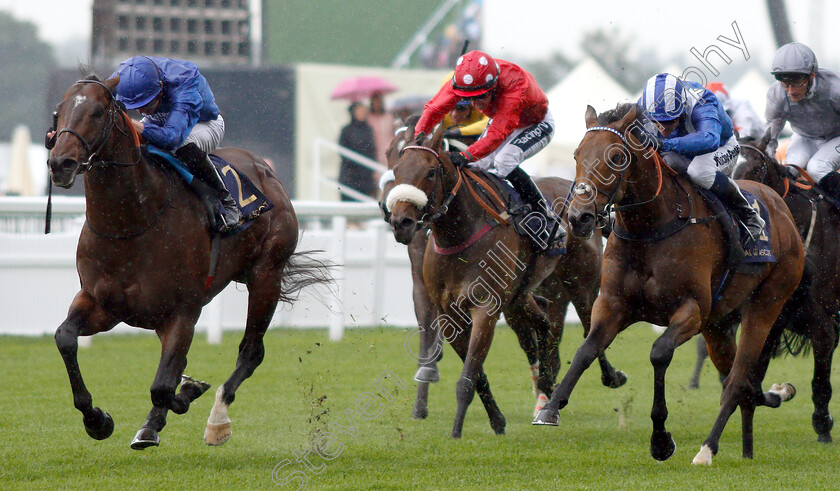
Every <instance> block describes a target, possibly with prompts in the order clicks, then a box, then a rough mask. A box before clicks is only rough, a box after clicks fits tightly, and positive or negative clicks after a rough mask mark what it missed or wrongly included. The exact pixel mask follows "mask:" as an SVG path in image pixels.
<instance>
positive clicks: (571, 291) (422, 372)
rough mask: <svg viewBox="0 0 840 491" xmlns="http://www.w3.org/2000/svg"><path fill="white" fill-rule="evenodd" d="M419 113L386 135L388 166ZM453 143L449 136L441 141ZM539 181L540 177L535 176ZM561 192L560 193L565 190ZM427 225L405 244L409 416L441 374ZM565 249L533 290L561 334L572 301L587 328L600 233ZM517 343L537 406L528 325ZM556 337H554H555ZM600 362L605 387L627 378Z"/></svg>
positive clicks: (420, 412) (534, 352)
mask: <svg viewBox="0 0 840 491" xmlns="http://www.w3.org/2000/svg"><path fill="white" fill-rule="evenodd" d="M418 120H419V116H411V117H409V118H407V119H406V125H405V126H404V127H402V128H399V129H398V130H397V132H396V134H395V136H394V139H393V140H392V141H391V144H390V145H389V147H388V149H387V151H386V157H387V160H388V168H389V169H391V170H393V168H394V167H395V166H396V165H397V162H398V161H399V158H400V154H401V151H402V149H403V148H404V147H405V146H406V145H410V144H411V143H412V140H413V139H414V136H413V135H414V126H415V124H416V123H417V121H418ZM445 142H446V143H447V144H452V141H451V140H450V141H445ZM561 182H562V186H563V189H561V190H560V192H561V193H563V192H566V193H568V190H569V187H570V186H571V183H570V182H568V181H566V180H564V179H561ZM538 184H539V182H538ZM393 187H394V183H393V181H391V182H389V183H388V184H386V186H385V189H384V190H383V193H382V200H381V202H380V206H381V207H383V211H384V212H385V216H386V220H388V219H389V217H390V212H389V211H388V210H387V207H386V206H385V200H386V199H387V195H388V192H389V191H390V190H391V189H392V188H393ZM564 196H565V195H564ZM428 232H429V230H428V229H427V228H419V229H418V230H417V231H416V232H415V234H414V237H412V238H411V241H410V243H409V244H408V245H407V248H408V258H409V262H410V264H411V279H412V298H413V300H414V312H415V315H416V317H417V322H418V326H419V332H418V338H419V341H420V342H419V353H418V354H417V357H418V360H417V363H418V368H417V373H416V374H415V376H414V379H415V380H416V381H417V396H416V398H415V403H414V408H413V413H412V415H413V417H414V418H418V419H422V418H425V417H426V416H428V412H429V410H428V394H429V383H434V382H437V381H439V380H440V373H439V371H438V369H437V362H438V361H439V359H440V357H441V356H443V339H442V337H441V336H440V333H439V331H437V330H436V329H435V328H434V320H435V319H436V318H437V311H436V310H435V308H434V305H432V301H431V299H430V298H429V294H428V293H427V291H426V284H425V282H424V280H423V256H424V255H425V252H426V246H427V245H428V241H429V234H428ZM566 245H567V255H566V257H564V258H561V260H560V261H559V262H558V266H557V267H556V269H555V270H554V271H553V272H552V274H551V275H550V276H549V278H548V279H547V280H545V281H544V282H543V284H541V285H540V286H539V287H538V288H537V289H536V291H535V293H536V294H537V295H538V299H540V300H541V299H543V298H544V299H546V300H547V301H548V307H547V313H548V317H549V321H550V322H551V323H552V324H556V329H557V330H558V332H559V333H560V334H561V335H562V332H563V327H564V324H565V318H566V311H567V309H568V306H569V303H572V304H573V305H574V306H575V309H576V311H577V312H578V315H579V317H580V319H581V322H582V324H583V326H584V334H585V333H586V331H588V329H589V314H590V312H591V309H592V303H593V302H594V301H595V297H597V296H598V287H599V285H600V269H601V248H602V245H601V236H600V233H596V234H593V237H591V238H590V239H589V240H586V241H582V240H579V239H577V238H574V237H572V238H570V239H569V240H567V244H566ZM515 333H516V335H517V337H518V341H519V345H520V347H521V348H522V350H523V351H524V352H525V356H526V358H527V360H528V365H529V367H530V371H531V381H532V389H533V392H534V396H535V397H537V406H536V407H537V408H541V407H542V405H543V404H544V403H545V400H546V396H545V395H544V394H543V395H541V394H540V391H539V388H538V387H537V381H538V380H539V366H540V360H539V354H538V346H537V338H536V333H535V332H534V331H533V330H517V331H515ZM558 342H559V339H558ZM598 362H599V364H600V367H601V381H602V383H603V384H604V385H605V386H607V387H610V388H617V387H620V386H621V385H623V384H624V383H625V382H626V381H627V377H626V375H625V374H624V373H623V372H621V371H620V370H615V369H614V368H613V367H612V365H610V363H609V361H608V360H607V357H606V355H605V354H602V355H601V356H600V357H599V358H598Z"/></svg>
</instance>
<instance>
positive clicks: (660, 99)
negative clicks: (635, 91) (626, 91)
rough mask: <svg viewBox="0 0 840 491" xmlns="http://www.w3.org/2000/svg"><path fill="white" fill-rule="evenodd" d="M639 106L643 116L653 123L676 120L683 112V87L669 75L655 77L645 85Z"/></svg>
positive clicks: (677, 79) (676, 79) (684, 101)
mask: <svg viewBox="0 0 840 491" xmlns="http://www.w3.org/2000/svg"><path fill="white" fill-rule="evenodd" d="M639 104H640V105H641V106H642V109H643V110H644V111H645V115H646V116H647V117H648V118H650V119H651V120H653V121H672V120H674V119H677V118H679V117H680V116H682V114H683V113H684V112H685V105H686V90H685V85H683V83H682V81H681V80H680V79H679V78H677V77H675V76H674V75H671V74H670V73H660V74H658V75H655V76H653V77H651V78H649V79H648V81H647V83H646V84H645V90H644V92H642V97H641V98H640V99H639Z"/></svg>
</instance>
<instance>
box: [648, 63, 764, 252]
mask: <svg viewBox="0 0 840 491" xmlns="http://www.w3.org/2000/svg"><path fill="white" fill-rule="evenodd" d="M638 104H639V106H640V107H641V108H642V110H643V111H644V113H645V116H647V118H648V119H649V120H650V122H648V123H646V124H645V128H646V129H647V130H648V131H649V132H650V133H651V134H653V135H659V138H660V139H661V144H660V146H659V151H660V152H661V153H662V157H663V158H664V159H665V161H666V162H667V163H668V164H669V165H670V166H671V167H673V168H674V169H675V170H676V171H677V172H680V173H682V174H686V175H688V177H689V179H691V181H692V182H693V183H694V184H696V185H697V186H700V187H701V188H703V189H708V190H710V191H712V192H713V193H714V194H715V195H717V196H718V197H719V198H720V199H721V201H723V203H724V204H725V205H726V206H727V207H729V208H730V209H731V210H733V211H734V212H735V214H736V215H737V217H738V219H739V220H740V221H741V223H742V224H743V225H744V228H745V230H746V231H747V234H748V235H749V237H748V238H747V242H752V241H755V240H756V239H758V237H759V236H760V235H761V233H762V230H763V228H764V220H762V219H761V217H760V216H759V215H758V212H757V211H756V210H755V209H754V208H753V207H752V206H750V204H749V202H748V201H747V200H746V198H744V195H743V194H741V190H740V188H739V187H738V184H736V183H735V181H733V180H732V179H731V178H729V176H728V174H729V171H730V170H731V168H732V166H734V164H735V162H736V160H737V158H738V153H739V151H740V147H739V146H738V141H737V139H736V138H735V132H734V129H733V128H734V127H733V125H732V120H731V119H730V118H729V116H728V115H727V114H726V111H725V110H724V109H723V105H722V104H721V103H720V101H718V99H717V97H715V94H714V93H712V92H711V91H710V90H708V89H706V88H705V87H703V86H702V85H700V84H698V83H696V82H690V81H685V80H680V79H679V78H678V77H676V76H674V75H671V74H668V73H660V74H658V75H655V76H653V77H651V78H650V79H649V80H648V81H647V83H646V84H645V88H644V91H643V92H642V96H641V97H640V98H639V101H638ZM745 245H746V244H745Z"/></svg>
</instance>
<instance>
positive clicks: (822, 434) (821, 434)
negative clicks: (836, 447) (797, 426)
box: [811, 413, 834, 443]
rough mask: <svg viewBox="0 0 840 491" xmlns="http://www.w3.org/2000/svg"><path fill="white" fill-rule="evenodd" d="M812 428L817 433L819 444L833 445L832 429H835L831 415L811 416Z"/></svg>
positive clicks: (815, 414)
mask: <svg viewBox="0 0 840 491" xmlns="http://www.w3.org/2000/svg"><path fill="white" fill-rule="evenodd" d="M811 426H813V427H814V431H816V432H817V441H818V442H820V443H831V429H832V428H834V417H833V416H832V415H831V414H826V415H824V416H823V415H819V414H817V413H814V414H813V415H812V416H811Z"/></svg>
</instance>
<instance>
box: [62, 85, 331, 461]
mask: <svg viewBox="0 0 840 491" xmlns="http://www.w3.org/2000/svg"><path fill="white" fill-rule="evenodd" d="M118 82H119V79H118V78H112V79H108V80H105V81H100V79H99V78H97V77H96V76H95V75H91V76H89V77H88V78H87V79H85V80H80V81H78V82H76V83H74V84H73V85H72V86H70V88H69V89H68V90H67V91H66V92H65V94H64V98H63V100H62V101H61V102H60V103H59V104H58V106H57V107H56V112H55V115H54V121H55V127H54V128H55V130H57V131H55V133H54V134H53V135H52V139H51V141H50V142H48V147H51V151H50V154H49V160H48V165H49V170H50V178H51V180H52V183H53V184H55V185H56V186H59V187H63V188H69V187H70V186H72V185H73V183H74V181H75V179H76V177H77V176H78V175H79V174H81V173H83V174H84V183H85V201H86V220H85V224H84V226H83V228H82V231H81V235H80V237H79V244H78V248H77V251H76V268H77V270H78V273H79V279H80V281H81V290H80V291H79V292H78V293H77V294H76V297H75V298H74V299H73V301H72V303H71V305H70V310H69V313H68V314H67V318H66V319H65V320H64V322H62V323H61V325H60V326H59V327H58V329H57V330H56V333H55V340H56V344H57V346H58V349H59V351H60V352H61V356H62V358H63V359H64V363H65V365H66V368H67V374H68V376H69V377H70V386H71V388H72V391H73V403H74V405H75V406H76V409H78V410H79V411H80V412H81V413H82V415H83V421H84V426H85V430H86V431H87V433H88V434H89V435H90V436H91V437H93V438H95V439H97V440H102V439H105V438H108V437H109V436H110V435H111V433H112V431H113V429H114V421H113V419H112V418H111V416H110V415H108V413H107V412H105V411H103V410H101V409H100V408H98V407H94V406H93V399H92V396H91V394H90V392H89V391H88V389H87V388H86V387H85V383H84V381H83V379H82V373H81V370H80V367H79V363H78V360H77V356H76V354H77V349H78V337H79V336H90V335H93V334H96V333H100V332H105V331H108V330H110V329H112V328H113V327H114V326H116V325H117V324H118V323H119V322H125V323H127V324H129V325H132V326H135V327H140V328H144V329H149V330H153V331H155V333H157V335H158V337H159V338H160V343H161V356H160V364H159V365H158V370H157V374H156V375H155V378H154V381H153V382H152V385H151V389H150V391H151V399H152V405H153V407H152V409H151V411H150V412H149V415H148V419H147V420H146V422H145V423H144V424H143V426H142V427H141V428H140V430H139V431H138V432H137V435H136V436H135V438H134V441H133V442H132V444H131V446H132V448H134V449H142V448H146V447H148V446H154V445H158V443H159V441H160V436H159V434H158V433H159V432H160V431H161V430H162V429H163V427H164V425H165V424H166V415H167V412H168V411H169V410H172V411H173V412H175V413H177V414H183V413H185V412H186V411H187V410H188V409H189V407H190V403H191V402H192V401H193V400H194V399H195V398H197V397H198V396H200V395H201V394H202V393H204V391H206V390H207V388H208V387H209V384H206V383H204V382H199V381H196V380H192V379H190V378H188V377H184V378H183V379H182V375H183V371H184V368H185V367H186V365H187V352H188V350H189V348H190V343H191V342H192V339H193V333H194V329H195V323H196V321H197V320H198V317H199V314H200V313H201V309H202V307H203V306H204V305H206V304H207V303H208V302H209V301H210V300H211V299H212V298H213V297H214V296H216V295H217V294H218V293H219V292H220V291H222V289H223V288H224V287H225V286H226V285H227V284H228V283H230V282H231V281H236V282H239V283H244V284H245V285H246V286H247V288H248V319H247V322H246V324H245V335H244V337H243V339H242V342H241V343H240V345H239V356H238V358H237V361H236V367H235V369H234V370H233V373H232V374H231V376H230V378H228V379H227V381H225V382H224V384H223V385H221V386H219V388H218V390H217V391H216V400H215V404H214V406H213V409H212V411H211V413H210V417H209V419H208V421H207V427H206V429H205V434H204V439H205V441H206V442H207V443H208V444H209V445H219V444H222V443H224V442H225V441H227V439H228V438H229V437H230V435H231V428H230V419H229V416H228V406H229V405H230V404H231V403H232V402H233V400H234V397H235V395H236V390H237V389H238V388H239V385H240V384H241V383H242V382H243V381H244V380H245V379H246V378H248V377H249V376H251V374H252V373H253V372H254V370H255V369H256V368H257V366H258V365H259V364H260V363H261V362H262V360H263V356H264V354H265V349H264V346H263V335H264V334H265V332H266V329H267V328H268V325H269V322H270V321H271V318H272V316H273V315H274V311H275V308H276V306H277V303H278V301H280V300H283V301H287V302H290V301H291V300H292V298H293V297H291V296H290V295H294V293H295V292H296V291H298V290H299V289H300V288H301V287H303V286H305V285H306V284H310V283H318V282H322V281H326V280H327V279H328V272H327V271H326V270H324V269H323V266H322V265H318V264H317V263H313V262H305V263H300V264H297V265H296V261H293V259H294V258H295V256H296V255H297V254H299V253H295V248H296V246H297V240H298V223H297V218H296V216H295V212H294V209H293V208H292V205H291V202H290V200H289V196H288V195H287V194H286V191H285V190H284V189H283V186H282V185H281V184H280V182H279V181H278V180H277V177H276V176H275V175H274V172H273V171H272V169H271V168H270V167H269V166H268V165H267V164H266V163H265V162H264V161H263V160H262V159H261V158H260V157H258V156H256V155H254V154H252V153H250V152H247V151H245V150H240V149H236V148H225V149H219V150H217V151H216V152H214V153H215V154H217V155H218V156H219V157H222V158H224V159H225V160H227V162H229V163H231V164H232V165H233V166H234V168H235V172H238V173H240V174H244V175H247V176H248V178H250V180H251V181H252V182H253V183H254V184H255V185H256V186H257V187H258V188H259V189H260V190H261V191H262V192H263V194H264V195H265V196H266V197H267V198H268V199H269V200H270V201H271V202H272V203H273V204H274V208H273V209H271V210H270V211H268V212H266V213H264V214H262V215H261V216H259V217H258V218H256V219H255V220H254V221H253V222H252V223H251V225H250V227H249V228H247V229H245V230H243V231H241V232H239V233H237V234H235V235H228V236H226V237H224V238H222V239H221V240H220V251H221V253H220V256H221V258H222V259H221V260H220V261H219V262H218V265H217V267H216V270H215V275H214V276H213V277H212V278H210V277H208V272H209V270H210V262H211V236H212V233H211V230H212V229H211V226H210V223H209V221H210V218H209V215H208V213H207V211H206V209H205V206H204V205H203V204H202V203H201V201H200V200H199V199H198V198H197V197H196V195H195V193H194V192H192V191H190V190H189V189H188V188H187V186H186V185H185V184H183V181H181V180H180V179H178V178H177V177H175V174H174V173H173V172H172V171H171V170H170V169H164V168H163V166H162V165H161V164H158V163H155V162H153V161H150V160H147V159H146V157H145V156H144V155H143V153H141V151H140V150H141V149H140V136H139V135H138V134H137V133H136V132H135V131H134V130H133V126H132V125H131V122H130V120H129V117H128V115H127V114H126V112H125V111H124V110H123V109H122V107H121V105H120V104H118V103H117V101H116V100H115V99H114V89H115V88H116V86H117V83H118ZM240 199H241V198H240ZM298 259H300V258H298ZM297 262H298V263H299V262H300V261H297ZM179 382H181V388H180V391H179V392H178V393H176V389H177V388H178V385H179Z"/></svg>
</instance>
